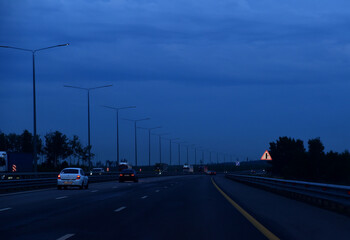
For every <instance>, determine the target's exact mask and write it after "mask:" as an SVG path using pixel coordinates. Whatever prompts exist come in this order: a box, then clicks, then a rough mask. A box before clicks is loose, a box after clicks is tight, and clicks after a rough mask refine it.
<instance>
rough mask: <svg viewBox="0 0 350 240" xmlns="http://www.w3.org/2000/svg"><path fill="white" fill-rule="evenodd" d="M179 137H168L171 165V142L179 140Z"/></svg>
mask: <svg viewBox="0 0 350 240" xmlns="http://www.w3.org/2000/svg"><path fill="white" fill-rule="evenodd" d="M178 139H179V138H171V139H168V140H169V165H171V158H172V156H171V144H172V143H173V141H174V140H178Z"/></svg>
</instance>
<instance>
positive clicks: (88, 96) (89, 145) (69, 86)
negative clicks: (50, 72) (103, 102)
mask: <svg viewBox="0 0 350 240" xmlns="http://www.w3.org/2000/svg"><path fill="white" fill-rule="evenodd" d="M112 86H113V85H104V86H98V87H92V88H83V87H76V86H71V85H64V87H67V88H76V89H80V90H85V91H87V100H88V155H89V168H91V144H90V91H91V90H95V89H99V88H106V87H112Z"/></svg>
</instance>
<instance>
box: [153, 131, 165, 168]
mask: <svg viewBox="0 0 350 240" xmlns="http://www.w3.org/2000/svg"><path fill="white" fill-rule="evenodd" d="M154 135H156V136H158V137H159V163H162V136H164V135H168V133H162V134H154Z"/></svg>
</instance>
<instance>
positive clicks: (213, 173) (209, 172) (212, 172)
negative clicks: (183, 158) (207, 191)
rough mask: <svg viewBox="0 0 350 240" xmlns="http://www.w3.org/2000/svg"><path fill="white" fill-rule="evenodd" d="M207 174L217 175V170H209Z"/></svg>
mask: <svg viewBox="0 0 350 240" xmlns="http://www.w3.org/2000/svg"><path fill="white" fill-rule="evenodd" d="M207 174H208V175H216V172H215V171H207Z"/></svg>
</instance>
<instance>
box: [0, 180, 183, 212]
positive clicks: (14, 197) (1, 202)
mask: <svg viewBox="0 0 350 240" xmlns="http://www.w3.org/2000/svg"><path fill="white" fill-rule="evenodd" d="M179 177H180V176H169V177H152V178H141V179H139V184H145V183H153V182H162V181H169V180H170V179H176V178H179ZM131 184H132V183H129V182H126V183H119V182H118V180H115V181H110V182H101V183H90V184H89V189H88V190H79V189H78V188H77V187H71V188H68V189H67V190H64V189H63V190H57V188H49V189H41V190H33V191H23V192H17V193H9V194H0V209H2V208H5V207H8V206H10V207H12V208H15V207H16V206H18V205H21V204H30V205H31V204H35V203H36V202H38V201H39V202H40V201H49V200H51V199H52V198H57V197H61V196H68V197H70V196H73V195H79V194H84V193H86V192H89V191H101V190H110V189H118V188H120V187H128V186H131Z"/></svg>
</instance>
